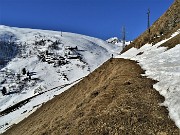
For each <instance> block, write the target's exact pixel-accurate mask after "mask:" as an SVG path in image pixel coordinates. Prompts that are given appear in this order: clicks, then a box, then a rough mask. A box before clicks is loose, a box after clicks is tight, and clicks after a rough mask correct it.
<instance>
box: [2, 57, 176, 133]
mask: <svg viewBox="0 0 180 135" xmlns="http://www.w3.org/2000/svg"><path fill="white" fill-rule="evenodd" d="M143 73H144V71H143V70H142V69H141V68H140V66H138V65H137V64H136V62H133V61H130V60H124V59H110V60H109V61H107V62H106V63H104V64H103V65H102V66H101V67H99V68H98V69H96V70H95V71H94V72H93V73H91V74H90V75H88V76H87V77H85V78H84V79H83V80H82V81H80V82H79V83H78V84H76V85H74V86H73V87H72V88H70V89H69V90H67V91H65V92H63V93H62V94H60V95H59V96H56V97H55V98H54V99H53V100H51V101H50V102H47V103H46V104H44V105H43V106H42V107H41V108H39V109H38V110H37V111H36V112H35V113H33V114H32V115H30V117H28V118H27V119H25V120H23V121H22V122H20V123H19V124H18V125H14V126H13V127H12V128H11V129H9V130H8V131H7V132H5V133H4V134H3V135H18V134H21V135H42V134H43V135H50V134H54V135H67V134H70V135H75V134H76V135H77V134H79V135H80V134H82V135H105V134H106V135H115V134H120V135H125V134H131V135H135V134H140V135H147V134H157V135H167V134H168V135H169V134H175V135H178V128H177V127H176V126H175V124H174V123H173V122H172V121H171V120H170V119H169V118H168V115H167V111H166V109H165V107H162V106H159V103H162V102H163V101H164V98H163V97H162V96H160V95H159V94H158V92H156V91H155V90H154V89H153V87H152V85H153V84H154V83H155V81H152V80H151V79H147V78H145V77H142V76H141V74H143Z"/></svg>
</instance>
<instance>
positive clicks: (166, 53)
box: [116, 29, 180, 128]
mask: <svg viewBox="0 0 180 135" xmlns="http://www.w3.org/2000/svg"><path fill="white" fill-rule="evenodd" d="M178 34H180V29H179V30H178V31H177V32H175V33H174V34H173V35H172V36H171V37H170V38H169V39H171V38H173V37H174V36H176V35H178ZM169 39H166V40H163V41H161V42H159V43H157V44H155V45H151V44H146V45H144V46H142V47H141V48H140V49H136V48H131V49H130V50H128V51H127V52H125V53H123V54H122V55H119V56H117V57H116V58H125V59H131V60H135V61H138V62H139V65H140V66H141V67H142V68H143V69H144V70H145V75H144V76H147V77H149V78H152V79H154V80H157V81H158V83H156V84H155V85H154V86H153V87H154V88H155V89H156V90H157V91H159V93H160V94H161V95H162V96H164V97H165V101H164V103H162V104H160V105H163V106H166V107H167V109H168V110H169V116H170V118H171V119H172V120H173V121H175V124H176V125H177V127H178V128H180V44H178V45H176V46H175V47H174V48H172V49H169V50H167V48H166V47H159V46H160V45H161V44H162V43H164V42H166V41H168V40H169Z"/></svg>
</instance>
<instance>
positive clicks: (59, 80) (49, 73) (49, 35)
mask: <svg viewBox="0 0 180 135" xmlns="http://www.w3.org/2000/svg"><path fill="white" fill-rule="evenodd" d="M119 52H120V48H119V46H117V45H113V44H109V43H107V42H105V41H103V40H100V39H97V38H93V37H89V36H84V35H80V34H74V33H67V32H55V31H47V30H35V29H34V30H32V29H24V28H14V27H8V26H3V25H0V90H2V89H3V87H5V88H6V90H7V95H4V96H3V95H2V94H1V92H0V133H2V132H4V131H6V130H7V129H8V128H9V127H11V126H12V125H13V124H15V123H18V122H20V121H21V120H23V119H24V118H25V117H27V116H29V115H30V114H31V113H33V112H34V111H35V110H36V109H37V108H39V107H40V106H41V105H42V104H43V103H44V102H47V101H48V100H50V99H52V98H53V97H54V96H55V95H58V94H60V93H62V92H63V91H65V90H67V89H68V88H70V87H71V86H72V85H74V84H76V83H77V82H78V81H79V80H81V79H82V78H83V77H84V76H86V75H88V74H89V73H90V72H92V71H93V70H95V69H96V68H97V67H99V66H100V65H101V64H102V63H103V62H105V61H106V60H108V59H109V58H111V56H112V54H113V55H114V56H116V55H117V54H118V53H119ZM23 68H25V70H26V74H24V75H23V74H22V69H23ZM27 72H28V73H27ZM29 76H30V77H29Z"/></svg>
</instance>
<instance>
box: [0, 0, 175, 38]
mask: <svg viewBox="0 0 180 135" xmlns="http://www.w3.org/2000/svg"><path fill="white" fill-rule="evenodd" d="M173 1H174V0H0V24H3V25H8V26H15V27H26V28H36V29H48V30H57V31H61V30H62V31H67V32H73V33H79V34H85V35H89V36H93V37H98V38H101V39H107V38H109V37H114V36H117V37H121V28H122V26H123V25H124V26H125V27H126V30H127V39H128V40H133V39H134V38H136V37H137V36H138V35H140V34H141V33H142V32H143V31H145V29H146V28H147V14H146V13H147V10H148V8H150V10H151V18H150V19H151V24H152V23H153V22H154V21H155V20H156V19H158V18H159V17H160V16H161V15H162V14H163V13H164V12H165V11H166V10H167V9H168V7H169V6H170V5H171V4H172V3H173Z"/></svg>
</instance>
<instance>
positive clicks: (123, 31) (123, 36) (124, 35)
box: [122, 26, 126, 48]
mask: <svg viewBox="0 0 180 135" xmlns="http://www.w3.org/2000/svg"><path fill="white" fill-rule="evenodd" d="M122 41H123V48H124V47H125V42H126V29H125V27H124V26H123V27H122Z"/></svg>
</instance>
